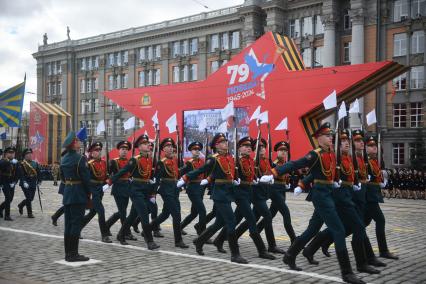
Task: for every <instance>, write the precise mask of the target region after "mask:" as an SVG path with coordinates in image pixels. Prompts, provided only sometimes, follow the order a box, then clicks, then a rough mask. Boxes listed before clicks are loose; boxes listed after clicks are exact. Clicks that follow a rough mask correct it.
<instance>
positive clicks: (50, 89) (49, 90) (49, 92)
mask: <svg viewBox="0 0 426 284" xmlns="http://www.w3.org/2000/svg"><path fill="white" fill-rule="evenodd" d="M47 94H48V95H51V94H52V85H51V83H47Z"/></svg>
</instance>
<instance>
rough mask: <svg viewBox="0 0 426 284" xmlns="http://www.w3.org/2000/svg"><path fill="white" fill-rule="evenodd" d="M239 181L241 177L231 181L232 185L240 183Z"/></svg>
mask: <svg viewBox="0 0 426 284" xmlns="http://www.w3.org/2000/svg"><path fill="white" fill-rule="evenodd" d="M240 183H241V179H237V180H233V181H232V184H233V185H240Z"/></svg>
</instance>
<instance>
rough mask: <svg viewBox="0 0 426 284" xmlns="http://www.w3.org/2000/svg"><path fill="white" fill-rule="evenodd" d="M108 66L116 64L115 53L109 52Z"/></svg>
mask: <svg viewBox="0 0 426 284" xmlns="http://www.w3.org/2000/svg"><path fill="white" fill-rule="evenodd" d="M108 66H110V67H111V66H114V53H110V54H108Z"/></svg>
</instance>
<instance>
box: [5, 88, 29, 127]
mask: <svg viewBox="0 0 426 284" xmlns="http://www.w3.org/2000/svg"><path fill="white" fill-rule="evenodd" d="M24 94H25V81H24V82H22V83H21V84H19V85H16V86H15V87H12V88H10V89H8V90H6V91H4V92H2V93H0V127H20V126H21V116H22V106H23V104H24Z"/></svg>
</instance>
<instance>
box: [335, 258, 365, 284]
mask: <svg viewBox="0 0 426 284" xmlns="http://www.w3.org/2000/svg"><path fill="white" fill-rule="evenodd" d="M336 254H337V260H338V261H339V265H340V271H341V272H342V279H343V281H345V282H347V283H353V284H364V283H365V282H364V281H362V280H361V279H359V278H358V277H356V275H355V274H354V273H353V271H352V267H351V263H350V261H349V255H348V251H347V250H343V251H340V252H338V251H336Z"/></svg>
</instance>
